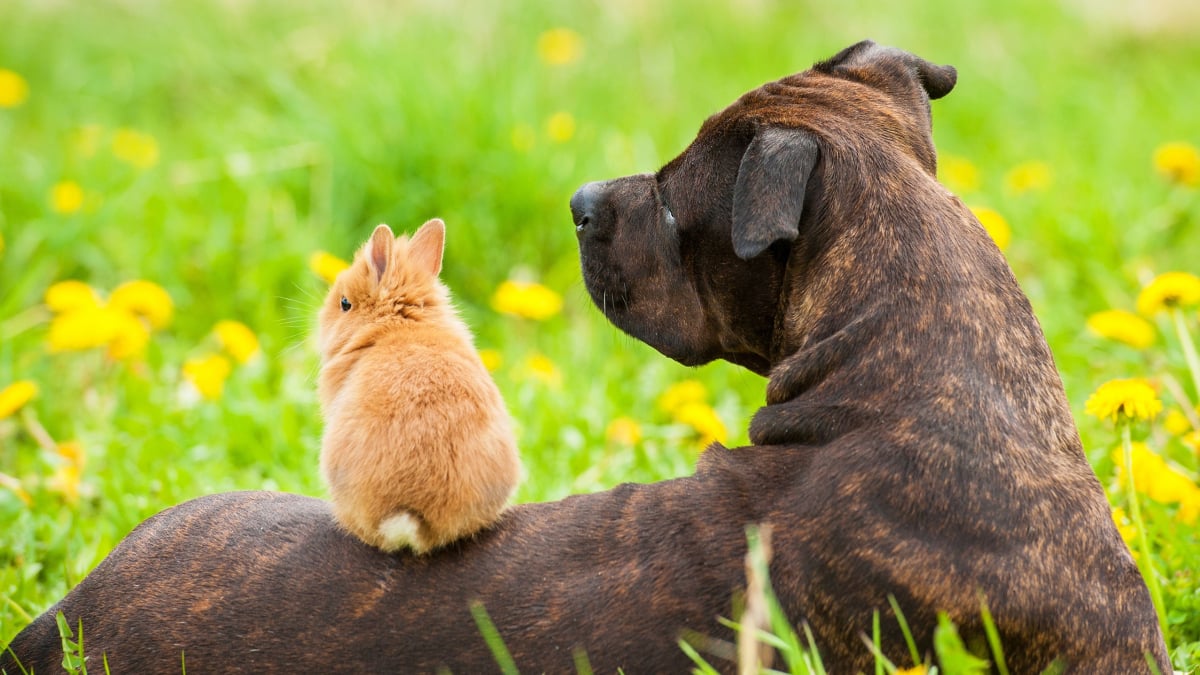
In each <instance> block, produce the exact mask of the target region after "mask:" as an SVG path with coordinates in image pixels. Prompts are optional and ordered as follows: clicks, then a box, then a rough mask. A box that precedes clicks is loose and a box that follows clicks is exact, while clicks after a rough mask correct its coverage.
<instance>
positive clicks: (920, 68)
mask: <svg viewBox="0 0 1200 675" xmlns="http://www.w3.org/2000/svg"><path fill="white" fill-rule="evenodd" d="M897 66H898V67H899V69H900V70H901V71H902V72H904V73H906V74H907V75H908V76H909V77H913V78H914V79H915V80H916V81H917V82H918V83H919V84H920V85H921V87H922V88H923V89H924V90H925V94H926V95H927V96H929V98H931V99H937V98H941V97H943V96H945V95H946V94H949V93H950V91H951V90H953V89H954V84H955V83H956V82H957V81H958V71H956V70H955V69H954V66H939V65H937V64H935V63H930V62H929V61H926V60H925V59H923V58H921V57H919V56H917V55H915V54H910V53H908V52H906V51H904V50H902V49H896V48H895V47H885V46H883V45H878V44H875V43H874V42H872V41H870V40H863V41H862V42H859V43H858V44H854V45H851V46H849V47H846V48H845V49H843V50H842V51H840V52H838V53H837V54H835V55H834V56H833V57H831V58H829V59H826V60H825V61H822V62H820V63H818V64H816V65H814V66H813V70H815V71H817V72H821V73H827V74H833V73H834V72H836V71H837V70H839V69H842V68H855V67H867V68H873V69H876V70H878V71H879V72H881V73H887V72H889V71H894V70H896V69H897V68H896V67H897Z"/></svg>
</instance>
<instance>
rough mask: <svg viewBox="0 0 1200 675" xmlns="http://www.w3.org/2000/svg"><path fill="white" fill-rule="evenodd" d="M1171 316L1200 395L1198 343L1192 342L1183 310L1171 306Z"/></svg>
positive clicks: (1184, 357) (1196, 390)
mask: <svg viewBox="0 0 1200 675" xmlns="http://www.w3.org/2000/svg"><path fill="white" fill-rule="evenodd" d="M1171 318H1172V319H1173V320H1174V321H1175V331H1176V332H1177V333H1179V344H1180V345H1181V346H1182V347H1183V359H1184V361H1187V366H1188V370H1190V371H1192V385H1193V386H1194V387H1195V393H1196V395H1197V396H1200V356H1197V355H1196V343H1195V342H1192V334H1191V333H1189V332H1188V328H1187V322H1185V321H1184V319H1183V310H1181V309H1179V308H1178V307H1172V308H1171Z"/></svg>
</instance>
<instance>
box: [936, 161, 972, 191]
mask: <svg viewBox="0 0 1200 675" xmlns="http://www.w3.org/2000/svg"><path fill="white" fill-rule="evenodd" d="M938 174H939V175H940V176H941V179H942V182H943V183H945V184H946V185H947V186H948V187H949V188H950V189H951V190H954V191H955V192H974V191H975V190H978V189H979V169H977V168H976V167H975V165H974V164H972V163H971V160H969V159H966V158H965V157H958V156H955V155H942V156H941V157H940V158H939V159H938Z"/></svg>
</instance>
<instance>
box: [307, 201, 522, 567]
mask: <svg viewBox="0 0 1200 675" xmlns="http://www.w3.org/2000/svg"><path fill="white" fill-rule="evenodd" d="M445 228H446V226H445V223H443V222H442V221H441V220H438V219H434V220H430V221H429V222H427V223H425V224H424V225H422V226H421V227H420V229H418V230H417V232H416V234H414V235H413V236H412V239H411V240H410V239H408V238H407V237H403V236H401V237H395V236H393V235H392V231H391V229H389V228H388V226H387V225H380V226H379V227H377V228H375V231H374V233H372V234H371V238H370V240H368V241H367V243H365V244H364V245H363V247H362V249H361V250H359V252H358V254H357V255H355V257H354V263H353V264H352V265H351V266H350V267H349V268H348V269H346V270H345V271H343V272H342V273H341V274H340V275H338V277H337V279H336V280H335V281H334V283H333V287H332V288H330V290H329V296H328V297H327V298H326V299H325V304H324V305H322V307H321V311H320V314H319V316H318V331H317V338H318V343H319V348H320V352H321V374H320V382H319V385H318V393H319V396H320V399H321V410H322V413H323V415H324V418H325V436H324V438H323V440H322V443H321V473H322V475H323V476H324V478H325V482H326V483H327V484H328V486H329V492H330V496H331V498H332V501H333V512H334V516H335V517H336V518H337V520H338V522H339V523H340V524H341V525H342V527H344V528H345V529H346V530H348V531H350V532H351V533H352V534H354V535H355V536H357V537H358V538H360V539H362V540H363V541H365V542H367V543H368V544H371V545H372V546H375V547H378V548H381V549H383V550H385V551H395V550H399V549H401V548H405V547H407V548H411V549H412V550H413V551H415V552H416V553H425V552H427V551H430V550H432V549H436V548H438V547H441V546H444V545H446V544H449V543H450V542H452V541H455V540H457V539H461V538H463V537H468V536H471V535H472V534H474V533H476V532H478V531H479V530H481V529H483V528H485V527H487V526H489V525H491V524H493V523H495V522H496V520H497V519H499V517H500V514H501V512H502V511H503V510H504V508H505V506H506V504H507V503H508V500H509V499H510V498H511V497H512V495H513V492H514V491H515V490H516V487H517V484H518V483H519V482H520V480H521V475H522V473H523V470H522V467H521V460H520V458H518V456H517V449H516V443H515V441H514V439H513V431H512V425H511V421H510V419H509V416H508V412H507V410H506V409H505V407H504V401H503V400H502V399H501V398H500V392H499V390H497V389H496V384H495V383H494V382H493V381H492V379H491V377H490V376H489V374H488V372H487V369H486V368H484V366H483V362H482V361H481V360H480V358H479V354H478V352H476V351H475V347H474V345H473V342H472V339H471V333H470V331H469V330H468V329H467V326H466V324H465V323H463V321H462V319H460V318H459V317H458V315H457V314H456V313H455V311H454V308H453V306H452V305H451V304H450V297H449V291H448V290H447V289H446V287H445V286H444V285H443V284H442V283H441V281H439V280H438V273H439V272H440V271H441V268H442V249H443V246H444V243H445V237H446V229H445Z"/></svg>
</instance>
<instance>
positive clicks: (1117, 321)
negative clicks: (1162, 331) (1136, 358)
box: [1087, 309, 1155, 349]
mask: <svg viewBox="0 0 1200 675" xmlns="http://www.w3.org/2000/svg"><path fill="white" fill-rule="evenodd" d="M1087 327H1088V328H1089V329H1090V330H1091V331H1092V332H1093V333H1095V334H1096V335H1099V336H1100V337H1102V338H1107V339H1109V340H1116V341H1117V342H1123V343H1125V344H1127V345H1129V346H1130V347H1133V348H1135V349H1146V348H1147V347H1149V346H1150V345H1152V344H1154V335H1155V332H1154V326H1153V324H1151V323H1150V322H1149V321H1146V320H1145V319H1143V318H1142V317H1140V316H1138V315H1137V314H1134V313H1133V312H1127V311H1125V310H1123V309H1108V310H1104V311H1103V312H1096V313H1095V314H1093V315H1091V316H1089V317H1088V319H1087Z"/></svg>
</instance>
